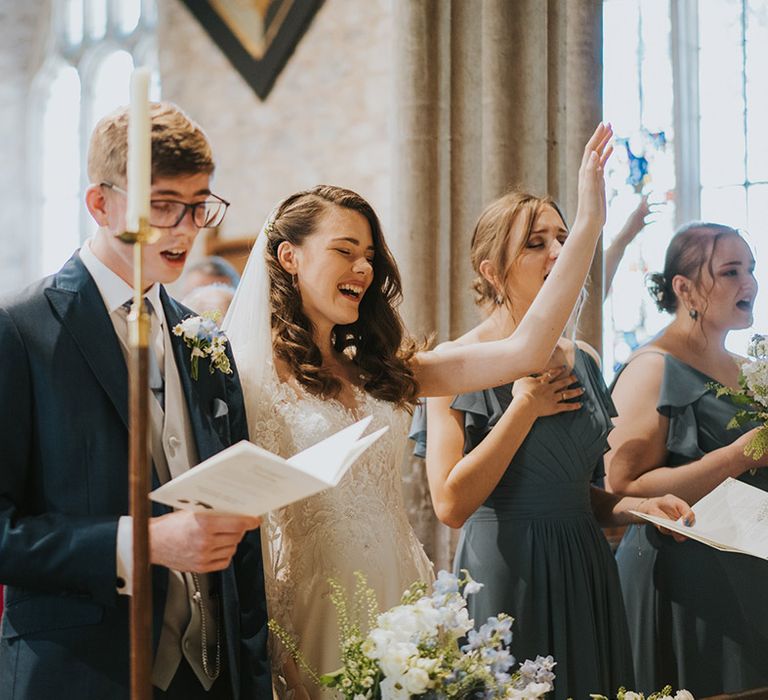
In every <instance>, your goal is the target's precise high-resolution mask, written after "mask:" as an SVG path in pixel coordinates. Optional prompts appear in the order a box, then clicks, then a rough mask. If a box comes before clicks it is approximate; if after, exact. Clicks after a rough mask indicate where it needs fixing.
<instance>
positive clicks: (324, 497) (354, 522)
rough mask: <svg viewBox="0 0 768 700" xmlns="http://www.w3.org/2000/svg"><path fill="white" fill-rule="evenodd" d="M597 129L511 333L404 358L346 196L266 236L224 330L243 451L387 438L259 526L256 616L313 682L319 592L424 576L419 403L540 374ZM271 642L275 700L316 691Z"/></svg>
mask: <svg viewBox="0 0 768 700" xmlns="http://www.w3.org/2000/svg"><path fill="white" fill-rule="evenodd" d="M611 136H612V131H611V128H610V126H609V125H603V124H601V125H599V126H598V128H597V129H596V130H595V133H594V134H593V135H592V138H591V139H590V140H589V142H588V143H587V145H586V147H585V150H584V157H583V159H582V164H581V168H580V170H579V206H578V211H577V213H576V218H575V221H574V224H573V228H572V232H571V234H570V236H569V237H568V241H567V242H566V244H565V246H564V247H563V250H562V252H561V254H560V257H559V259H558V262H557V264H556V265H555V266H554V268H553V270H552V272H551V274H550V275H549V277H548V278H547V281H546V282H545V284H544V286H543V287H542V290H541V292H540V294H539V296H538V297H537V298H536V300H535V301H534V303H533V305H532V306H531V308H530V310H529V312H528V313H527V314H526V316H525V318H524V319H523V321H522V322H521V323H520V324H519V326H518V328H517V330H516V332H515V333H514V334H513V335H512V336H510V337H508V338H506V339H504V340H499V341H495V342H487V343H481V344H478V345H473V346H462V347H456V348H452V349H447V350H445V351H441V352H434V351H433V352H417V350H416V348H415V345H414V343H413V342H412V341H410V340H407V339H406V338H405V334H404V329H403V325H402V322H401V320H400V316H399V314H398V312H397V308H396V307H397V305H398V303H399V301H400V297H401V283H400V276H399V273H398V270H397V266H396V264H395V261H394V259H393V257H392V254H391V253H390V251H389V248H388V247H387V244H386V242H385V241H384V236H383V233H382V231H381V226H380V224H379V220H378V218H377V216H376V214H375V212H374V211H373V209H372V208H371V206H370V205H369V204H368V203H367V202H366V201H365V200H364V199H362V198H361V197H360V196H359V195H357V194H355V193H354V192H351V191H349V190H345V189H342V188H340V187H332V186H319V187H315V188H314V189H311V190H306V191H303V192H298V193H296V194H294V195H291V196H290V197H288V198H287V199H286V200H284V201H283V202H282V203H281V204H280V205H279V206H278V207H277V208H276V209H275V211H274V212H273V213H272V215H271V216H270V218H269V219H268V221H267V223H266V224H265V225H264V228H263V229H262V231H261V233H260V234H259V237H258V239H257V241H256V244H255V245H254V248H253V250H252V252H251V255H250V258H249V260H248V264H247V267H246V270H245V273H244V276H243V280H242V282H241V284H240V287H239V289H238V292H237V294H236V296H235V299H234V301H233V303H232V307H231V308H230V311H229V314H228V315H227V318H226V320H225V323H224V326H225V330H226V332H227V335H228V336H229V339H230V342H231V345H232V349H233V351H234V354H235V359H236V361H237V365H238V369H239V374H240V379H241V382H242V385H243V391H244V394H245V401H246V409H247V413H248V427H249V431H250V436H251V440H252V441H253V442H254V443H256V444H258V445H261V446H263V447H265V448H266V449H269V450H271V451H273V452H275V453H277V454H279V455H281V456H285V457H288V456H290V455H292V454H295V453H296V452H299V451H301V450H303V449H305V448H307V447H309V446H311V445H312V444H314V443H315V442H317V441H319V440H321V439H322V438H324V437H327V436H328V435H330V434H331V433H333V432H336V431H337V430H340V429H341V428H343V427H345V426H347V425H349V424H350V423H352V422H354V421H356V420H358V419H359V418H362V417H364V416H367V415H372V416H373V421H372V423H371V426H370V429H371V430H375V429H378V428H380V427H382V426H389V430H388V431H387V433H385V434H384V436H383V437H382V438H380V439H379V440H378V441H377V442H376V443H375V444H374V445H373V446H372V447H371V448H370V449H369V450H368V451H367V452H366V453H365V454H364V455H363V456H362V457H361V458H360V459H359V460H358V462H357V463H356V464H355V465H354V466H353V467H352V468H351V469H350V470H349V471H348V472H347V474H346V475H345V477H344V478H343V479H342V481H341V483H340V484H339V485H338V487H336V488H335V489H330V490H328V491H325V492H323V493H320V494H318V495H316V496H312V497H310V498H307V499H304V500H302V501H299V502H297V503H295V504H293V505H291V506H288V507H286V508H283V509H281V510H279V511H277V512H273V513H270V514H269V516H268V517H267V518H266V519H265V522H264V525H263V526H262V543H263V548H264V567H265V579H266V588H267V603H268V608H269V614H270V616H271V617H272V618H274V619H276V620H277V622H278V623H279V624H280V625H281V626H282V627H283V628H284V629H285V630H287V631H288V632H289V633H290V634H291V635H292V636H293V637H294V638H295V639H296V642H297V646H298V649H299V650H300V651H301V653H302V655H303V657H304V658H305V659H306V661H307V663H308V665H309V667H311V668H313V669H315V670H316V671H318V672H320V673H328V672H330V671H334V670H336V669H337V668H338V666H339V665H340V661H339V653H338V638H337V634H336V629H337V627H336V616H335V610H334V608H333V606H332V604H331V602H330V589H329V585H328V578H329V577H333V578H335V579H337V580H338V581H339V582H340V583H341V585H342V586H343V587H344V588H345V590H347V591H350V592H351V591H353V590H354V585H355V577H354V572H355V571H361V572H363V573H364V574H365V576H366V578H367V580H368V583H369V585H370V586H371V587H372V588H373V589H374V590H375V591H376V594H377V598H378V602H379V606H380V608H381V609H382V610H384V609H386V608H389V607H391V606H393V605H395V604H397V603H398V602H399V600H400V596H401V595H402V593H403V591H404V590H405V589H406V588H407V587H408V586H409V585H410V584H411V583H412V582H413V581H415V580H424V581H429V580H431V578H432V568H431V564H430V562H429V560H428V559H427V557H426V555H425V554H424V551H423V550H422V548H421V545H420V543H419V542H418V540H417V539H416V536H415V534H414V532H413V530H412V529H411V527H410V525H409V523H408V519H407V517H406V512H405V508H404V505H403V499H402V492H401V488H402V487H401V483H400V463H401V459H402V455H403V450H404V447H405V443H406V439H407V438H406V431H407V424H408V422H409V413H410V411H411V409H412V408H413V406H414V405H415V403H416V401H417V399H418V398H419V397H420V396H436V395H438V396H439V395H453V394H460V393H464V392H468V391H473V390H476V389H479V388H485V387H489V386H496V385H500V384H504V383H507V382H510V381H512V380H514V379H517V378H519V377H522V376H525V375H528V374H531V373H533V372H536V371H538V370H540V369H541V368H542V367H543V366H545V364H546V362H547V360H548V359H549V356H550V354H551V353H552V350H553V349H554V347H555V345H556V343H557V340H558V338H559V337H560V335H561V333H562V331H563V328H564V327H565V325H566V323H567V321H568V317H569V316H570V313H571V310H572V308H573V306H574V304H575V302H576V299H577V297H578V295H579V292H580V290H581V288H582V286H583V284H584V280H585V277H586V275H587V272H588V270H589V266H590V263H591V260H592V255H593V253H594V249H595V244H596V242H597V240H598V237H599V235H600V230H601V228H602V225H603V222H604V220H605V195H604V183H603V166H604V164H605V161H606V160H607V159H608V157H609V156H610V153H611V150H612V147H611V146H609V145H608V142H609V141H610V138H611ZM278 647H279V645H278V644H277V643H275V641H274V640H273V643H272V652H273V653H272V665H273V671H274V675H275V679H276V687H277V691H278V695H279V696H280V697H283V698H295V699H298V698H307V697H309V698H319V697H322V691H321V689H320V688H318V687H317V686H316V685H315V684H314V683H313V682H312V678H311V675H310V674H309V673H308V672H307V671H305V670H304V669H300V668H299V667H298V666H297V665H296V664H295V663H294V662H293V661H292V659H291V658H290V656H289V655H288V654H287V653H286V651H285V650H284V649H280V648H278Z"/></svg>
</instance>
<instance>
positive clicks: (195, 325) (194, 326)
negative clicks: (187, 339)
mask: <svg viewBox="0 0 768 700" xmlns="http://www.w3.org/2000/svg"><path fill="white" fill-rule="evenodd" d="M202 323H203V319H201V318H200V317H199V316H192V318H186V319H184V320H183V321H182V322H181V329H182V330H183V331H184V335H190V336H196V335H197V332H198V331H199V330H200V325H201V324H202Z"/></svg>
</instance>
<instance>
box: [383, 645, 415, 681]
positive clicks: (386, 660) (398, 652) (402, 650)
mask: <svg viewBox="0 0 768 700" xmlns="http://www.w3.org/2000/svg"><path fill="white" fill-rule="evenodd" d="M418 651H419V650H418V648H417V647H416V645H415V644H408V643H405V642H396V643H395V644H390V645H389V647H388V648H387V649H385V650H384V653H383V654H382V655H381V657H379V666H380V667H381V670H382V672H383V673H384V675H385V676H390V677H395V676H400V675H402V674H403V673H405V671H406V669H407V668H408V659H409V658H410V657H411V656H416V655H417V654H418Z"/></svg>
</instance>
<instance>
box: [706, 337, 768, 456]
mask: <svg viewBox="0 0 768 700" xmlns="http://www.w3.org/2000/svg"><path fill="white" fill-rule="evenodd" d="M747 354H748V355H749V357H750V358H751V359H749V360H747V361H746V362H744V363H743V364H742V365H741V368H740V371H739V386H740V387H741V388H740V389H738V390H737V389H732V388H731V387H729V386H723V385H722V384H719V383H717V382H710V383H709V384H708V385H707V386H708V388H709V389H711V390H712V391H714V392H715V395H716V396H717V397H718V398H720V397H723V396H727V397H728V398H729V399H730V400H731V402H732V403H733V404H734V405H736V406H738V407H739V409H738V410H737V411H736V413H735V414H734V416H733V418H731V420H730V421H729V423H728V425H727V426H726V428H728V429H729V430H735V429H737V428H745V427H750V426H752V427H754V426H756V425H757V426H759V427H760V429H759V430H758V431H757V433H755V435H754V437H753V438H752V439H751V440H750V441H749V442H748V443H747V445H746V447H745V448H744V454H745V456H747V457H751V458H752V459H753V460H754V461H758V460H759V459H762V457H763V455H765V454H766V452H768V337H767V336H764V335H753V336H752V340H751V341H750V343H749V347H748V348H747Z"/></svg>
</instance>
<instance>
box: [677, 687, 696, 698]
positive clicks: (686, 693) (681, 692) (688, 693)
mask: <svg viewBox="0 0 768 700" xmlns="http://www.w3.org/2000/svg"><path fill="white" fill-rule="evenodd" d="M675 700H695V698H694V697H693V693H692V692H691V691H690V690H686V689H685V688H680V690H678V691H677V692H676V693H675Z"/></svg>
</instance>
